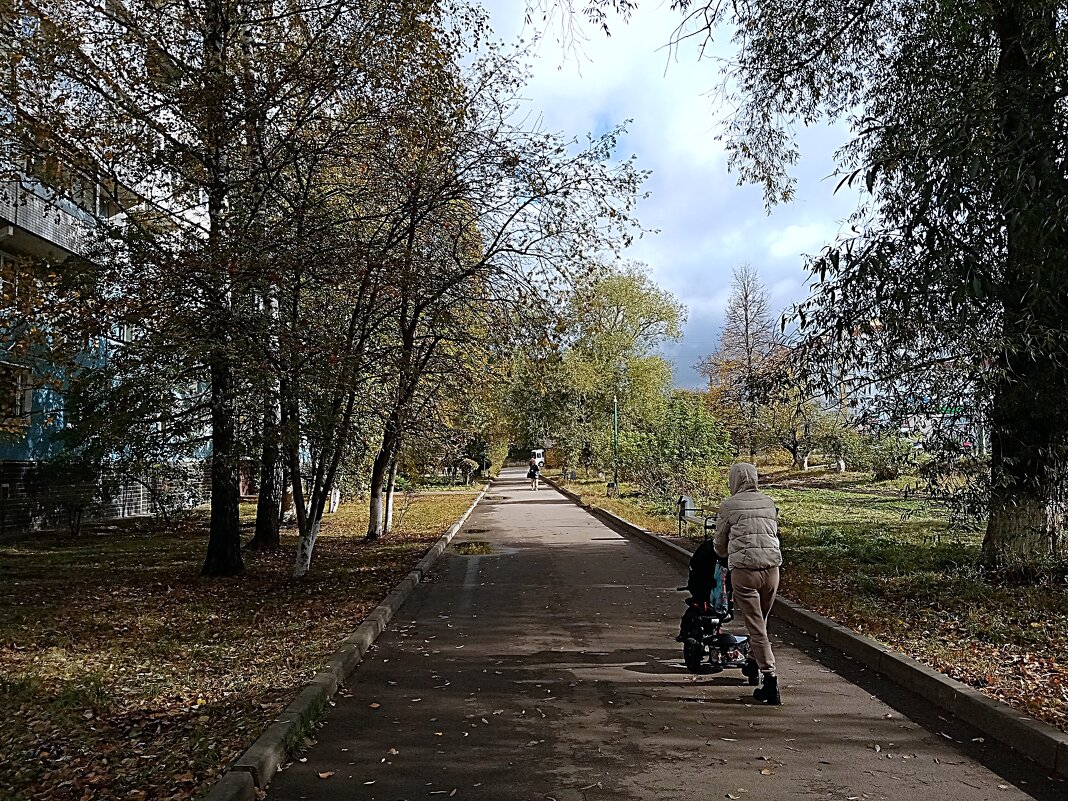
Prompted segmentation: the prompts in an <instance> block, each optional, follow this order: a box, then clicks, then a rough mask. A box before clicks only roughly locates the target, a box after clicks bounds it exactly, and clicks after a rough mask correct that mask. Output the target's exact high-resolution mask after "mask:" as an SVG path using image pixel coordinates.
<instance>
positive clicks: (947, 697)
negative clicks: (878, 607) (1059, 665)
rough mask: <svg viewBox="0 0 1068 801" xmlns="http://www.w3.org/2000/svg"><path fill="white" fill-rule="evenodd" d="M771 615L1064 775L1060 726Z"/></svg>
mask: <svg viewBox="0 0 1068 801" xmlns="http://www.w3.org/2000/svg"><path fill="white" fill-rule="evenodd" d="M545 482H546V483H547V484H549V485H550V486H551V487H552V488H553V489H555V490H556V491H557V492H559V493H560V494H561V495H563V496H564V497H566V498H568V499H569V500H571V501H573V502H574V503H576V504H578V505H579V506H581V507H582V508H583V509H585V510H586V511H587V512H589V513H590V514H592V515H593V516H594V517H596V518H598V519H599V520H601V521H602V522H603V523H605V525H607V526H608V527H609V528H611V529H613V530H615V531H617V532H619V533H621V534H626V535H630V536H633V537H635V538H637V539H640V540H642V541H644V542H647V543H649V544H650V545H653V546H654V547H656V548H659V549H660V550H661V551H663V552H664V553H666V554H667V555H669V556H671V557H672V558H673V559H674V560H675V561H677V562H680V563H682V564H684V565H688V564H689V561H690V556H691V552H690V551H687V550H686V549H685V548H683V547H681V546H679V545H677V544H675V543H674V542H671V541H669V540H667V539H665V538H664V537H661V536H660V535H659V534H654V533H652V532H651V531H647V530H646V529H643V528H641V527H640V526H636V525H635V524H633V523H631V522H630V521H629V520H626V519H624V518H622V517H619V516H618V515H615V514H612V513H611V512H609V511H606V510H604V509H600V508H598V507H595V506H591V505H590V504H587V503H584V502H583V500H582V498H581V497H580V496H579V495H576V494H575V493H574V492H572V491H571V490H568V489H565V488H564V487H561V486H560V485H559V484H557V483H556V482H555V481H553V480H552V479H548V478H546V479H545ZM772 614H773V615H774V616H775V617H777V618H779V619H780V620H782V621H783V622H785V623H787V624H789V625H791V626H793V627H794V628H796V629H799V630H801V631H803V632H805V633H806V634H809V635H811V636H813V637H815V638H816V639H817V640H819V641H820V642H823V643H825V644H826V645H828V646H829V647H831V648H834V649H836V650H838V651H841V652H842V653H843V654H845V655H846V656H848V657H850V658H851V659H853V660H855V661H857V662H859V663H861V664H862V665H864V666H865V667H869V668H871V669H872V670H874V671H875V672H877V673H879V674H880V675H882V676H884V677H886V678H887V679H889V680H890V681H892V682H894V683H895V684H899V685H901V686H902V687H904V688H905V689H907V690H910V691H911V692H914V693H916V694H917V695H919V696H920V697H922V698H924V699H925V700H927V701H930V702H931V703H932V704H934V705H935V706H937V707H939V708H941V709H943V710H945V711H947V712H950V713H952V714H953V715H955V716H956V717H958V718H960V719H961V720H963V721H965V722H966V723H969V724H970V725H972V726H973V727H975V728H976V729H978V730H979V731H981V732H982V733H983V734H985V735H988V736H989V737H991V738H993V739H995V740H997V741H998V742H1000V743H1002V744H1004V745H1007V746H1008V747H1009V748H1011V749H1013V750H1014V751H1016V752H1017V753H1019V754H1022V755H1023V756H1025V757H1027V758H1028V759H1030V760H1032V761H1033V762H1036V763H1038V764H1039V765H1041V766H1042V767H1044V768H1046V769H1048V770H1050V771H1052V772H1053V773H1054V774H1056V775H1057V776H1060V777H1066V778H1068V734H1066V733H1064V732H1062V731H1060V730H1059V729H1056V728H1054V727H1053V726H1050V725H1049V724H1047V723H1043V722H1042V721H1039V720H1036V719H1035V718H1033V717H1031V716H1030V715H1027V714H1026V713H1023V712H1019V711H1018V710H1016V709H1013V708H1012V707H1011V706H1009V705H1008V704H1004V703H1002V702H1001V701H997V700H995V699H993V698H990V697H989V696H986V695H983V694H982V693H981V692H979V691H978V690H976V689H975V688H973V687H970V686H969V685H967V684H964V683H963V682H959V681H957V680H956V679H952V678H950V677H949V676H946V675H945V674H943V673H940V672H939V671H937V670H935V669H933V668H930V667H928V666H927V665H924V664H923V663H921V662H918V661H917V660H915V659H912V658H911V657H908V656H905V655H904V654H902V653H899V652H897V651H895V650H893V649H892V648H890V647H889V646H886V645H883V644H882V643H880V642H877V641H876V640H873V639H871V638H870V637H865V636H863V635H861V634H857V633H856V632H855V631H853V630H852V629H850V628H848V627H846V626H843V625H841V624H839V623H835V622H834V621H832V620H829V619H828V618H826V617H824V616H823V615H820V614H817V613H816V612H813V611H811V610H809V609H806V608H805V607H803V606H801V605H800V604H798V603H795V602H794V601H790V600H787V599H785V598H783V597H781V596H780V597H779V598H777V599H776V603H775V606H774V607H772Z"/></svg>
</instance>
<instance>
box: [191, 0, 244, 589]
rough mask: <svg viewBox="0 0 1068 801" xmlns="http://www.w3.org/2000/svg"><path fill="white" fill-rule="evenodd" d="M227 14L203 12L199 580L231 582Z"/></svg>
mask: <svg viewBox="0 0 1068 801" xmlns="http://www.w3.org/2000/svg"><path fill="white" fill-rule="evenodd" d="M229 29H230V20H229V18H228V8H227V7H226V6H225V4H224V2H222V0H210V1H209V2H207V3H206V5H205V6H204V53H203V57H204V86H203V91H202V104H203V109H204V118H203V123H202V124H203V128H202V131H203V137H204V140H203V143H204V146H205V151H206V155H207V158H206V163H207V165H208V169H207V172H206V174H207V180H206V183H205V186H204V190H205V194H206V195H207V210H208V235H207V256H208V263H209V265H210V267H211V270H212V273H213V275H214V276H215V279H216V281H217V286H216V287H215V289H214V292H215V296H214V297H212V298H210V300H209V303H208V307H207V312H208V320H207V325H208V329H207V330H208V332H209V333H210V335H211V336H212V340H213V344H214V349H213V350H212V351H211V352H210V353H209V354H208V367H209V369H210V370H211V392H210V401H209V402H210V406H211V530H210V532H209V534H208V552H207V555H206V557H205V559H204V567H203V568H202V569H201V575H204V576H234V575H237V574H239V573H242V572H244V569H245V565H244V562H243V561H242V560H241V520H240V507H239V504H240V500H241V483H240V472H239V469H238V443H237V420H236V406H237V403H236V394H237V393H236V385H235V380H234V363H233V356H232V354H231V353H230V352H229V350H228V348H229V347H231V345H232V342H231V338H232V334H233V331H232V326H233V315H232V308H231V303H232V302H233V300H232V297H231V292H232V291H233V286H232V283H231V278H230V275H231V268H232V267H233V264H232V262H231V260H230V254H229V252H228V249H227V244H228V242H227V192H228V189H229V168H228V163H227V157H228V146H229V139H230V136H231V133H230V130H229V127H228V120H227V103H228V88H229V84H228V79H227V41H228V40H227V34H228V31H229Z"/></svg>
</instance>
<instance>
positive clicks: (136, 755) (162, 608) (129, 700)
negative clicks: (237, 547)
mask: <svg viewBox="0 0 1068 801" xmlns="http://www.w3.org/2000/svg"><path fill="white" fill-rule="evenodd" d="M474 495H475V492H474V491H472V492H470V493H469V494H466V495H459V494H439V495H436V496H433V495H431V496H423V497H418V498H416V499H414V500H413V501H412V502H411V505H410V506H409V507H408V508H407V509H406V511H405V514H404V516H403V518H402V519H401V521H400V524H399V528H398V530H397V531H396V532H395V533H394V534H391V535H390V536H389V537H387V538H386V539H384V540H382V541H380V542H377V543H366V542H364V541H363V539H362V535H363V533H364V531H366V526H367V512H366V509H365V507H364V506H363V505H358V504H353V505H346V506H342V507H341V509H340V510H339V512H338V513H337V514H335V515H328V516H327V518H326V520H325V521H324V525H323V529H322V534H321V535H320V538H319V541H318V544H317V545H316V551H315V561H314V562H313V565H312V571H311V573H310V574H309V575H308V576H307V577H305V578H304V579H301V580H294V579H292V578H290V576H289V572H290V569H291V564H292V558H293V552H294V548H295V541H296V538H295V536H293V534H292V532H290V533H289V534H288V535H285V534H284V535H283V550H282V551H281V552H280V553H278V554H246V557H245V558H246V575H245V576H243V577H241V578H238V579H227V580H220V579H213V580H206V579H201V578H199V577H198V576H197V572H198V570H199V568H200V564H201V561H202V560H203V556H204V547H205V542H206V531H205V528H206V525H205V523H206V521H205V518H204V516H203V515H202V514H201V515H197V516H195V517H190V518H188V519H186V520H184V521H182V522H180V523H179V524H177V525H175V526H173V527H172V528H170V529H168V530H163V528H162V526H161V524H160V523H158V522H156V521H151V520H127V521H123V522H122V523H120V524H117V525H114V526H100V527H94V528H90V529H89V530H88V531H87V533H86V534H85V535H83V537H81V538H80V539H77V540H71V539H69V538H66V537H63V536H59V535H51V534H50V535H41V536H37V537H35V538H33V539H31V540H27V541H24V542H22V543H18V544H9V545H6V546H2V547H0V718H2V719H3V721H4V726H3V728H2V729H0V799H4V800H5V801H7V799H49V801H68V799H70V800H71V801H74V800H77V801H94V800H95V799H125V800H126V801H149V800H150V799H176V800H177V799H187V798H189V797H191V796H193V795H195V794H197V793H199V792H202V791H203V790H205V789H206V788H207V787H208V786H209V785H210V784H211V783H212V781H213V780H214V779H215V778H216V777H217V776H218V775H219V774H220V773H221V772H222V771H223V769H224V768H225V767H226V766H227V765H228V764H229V763H230V762H231V761H232V760H234V759H235V758H236V757H237V756H238V755H240V754H241V753H242V752H243V751H244V749H245V748H247V747H248V746H249V745H250V744H251V743H252V741H253V740H254V739H255V738H256V737H257V736H259V734H260V732H261V731H262V730H263V729H264V728H265V726H266V724H267V723H268V722H269V721H270V720H271V719H272V718H273V717H274V716H275V714H276V713H277V712H278V711H280V710H281V709H282V708H284V707H285V706H286V705H287V704H288V703H289V702H290V701H291V700H292V699H293V697H294V696H295V695H296V690H297V689H298V688H299V687H300V686H301V684H302V683H303V682H304V681H305V680H307V679H309V678H310V677H311V676H312V675H314V673H315V672H316V668H317V666H318V665H319V664H320V663H321V661H322V660H324V659H325V658H326V657H328V656H329V655H330V654H331V653H332V652H333V650H334V648H335V646H336V645H337V643H338V642H339V641H340V640H341V639H342V638H343V637H344V636H345V635H347V634H349V633H351V632H352V631H353V630H354V629H355V628H356V626H357V625H358V624H359V623H360V621H361V620H362V619H363V618H364V617H365V616H366V614H367V613H368V612H369V611H370V610H371V609H373V608H374V606H376V605H377V604H378V603H379V602H380V601H381V600H382V598H383V597H384V596H385V595H386V594H387V593H388V592H389V591H390V590H391V589H392V588H393V587H394V586H395V585H396V584H397V583H398V582H399V581H400V580H401V579H402V578H403V577H404V576H405V575H406V574H407V573H408V571H409V570H410V569H411V568H412V567H413V566H414V564H415V563H416V562H417V561H418V560H419V559H420V558H421V557H422V556H423V554H424V553H425V552H426V551H427V549H428V548H429V547H430V545H431V544H432V543H433V542H434V541H435V540H436V539H437V538H438V537H439V536H440V535H441V534H442V533H443V532H444V531H445V529H446V528H448V527H449V526H450V525H451V524H452V523H453V522H455V520H456V519H457V518H458V517H459V516H460V515H461V514H462V513H463V511H464V509H466V508H467V506H468V505H469V504H470V503H471V500H472V499H473V498H474ZM252 509H254V507H253V508H252ZM252 509H246V510H244V514H243V519H244V521H245V525H246V526H249V527H251V525H252V515H253V514H254V511H252ZM250 533H251V532H249V534H250Z"/></svg>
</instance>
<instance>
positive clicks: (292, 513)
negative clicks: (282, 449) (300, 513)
mask: <svg viewBox="0 0 1068 801" xmlns="http://www.w3.org/2000/svg"><path fill="white" fill-rule="evenodd" d="M279 516H280V517H281V520H282V522H283V523H292V522H293V520H295V519H296V516H297V512H296V507H295V506H294V504H293V485H292V484H291V483H290V477H289V470H288V469H283V470H282V501H281V510H280V515H279Z"/></svg>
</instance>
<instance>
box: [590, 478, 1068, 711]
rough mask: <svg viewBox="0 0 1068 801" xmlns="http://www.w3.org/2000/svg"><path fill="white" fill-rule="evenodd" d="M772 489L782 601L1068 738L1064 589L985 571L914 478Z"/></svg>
mask: <svg viewBox="0 0 1068 801" xmlns="http://www.w3.org/2000/svg"><path fill="white" fill-rule="evenodd" d="M768 483H769V484H770V487H771V488H769V489H768V493H769V494H770V495H771V496H773V497H774V498H775V500H776V503H777V504H778V506H779V513H780V528H781V535H782V543H783V551H784V559H785V566H784V569H783V578H782V592H783V595H785V596H786V597H788V598H791V599H794V600H796V601H798V602H799V603H801V604H803V605H804V606H806V607H808V608H810V609H814V610H816V611H818V612H820V613H822V614H824V615H826V616H827V617H830V618H832V619H834V620H836V621H838V622H839V623H842V624H844V625H846V626H849V627H850V628H852V629H854V630H855V631H859V632H863V633H864V634H867V635H869V636H871V637H874V638H875V639H877V640H880V641H882V642H884V643H886V644H888V645H892V646H894V647H895V648H898V649H900V650H901V651H903V652H905V653H907V654H909V655H910V656H912V657H914V658H916V659H918V660H920V661H921V662H925V663H926V664H928V665H931V666H932V667H935V668H937V669H938V670H940V671H942V672H943V673H946V674H947V675H950V676H952V677H953V678H955V679H958V680H960V681H963V682H966V683H968V684H971V685H972V686H974V687H977V688H978V689H980V690H982V691H983V692H984V693H986V694H988V695H991V696H993V697H995V698H998V699H1000V700H1002V701H1005V702H1006V703H1009V704H1011V705H1013V706H1015V707H1017V708H1019V709H1023V710H1026V711H1027V712H1029V713H1030V714H1032V715H1034V716H1035V717H1037V718H1040V719H1042V720H1045V721H1046V722H1048V723H1052V724H1053V725H1055V726H1057V727H1059V728H1060V729H1062V730H1064V731H1068V586H1065V584H1063V583H1059V584H1040V585H1031V586H1019V585H1012V584H1008V583H1005V582H1003V581H1001V580H1000V577H999V576H996V575H990V574H988V573H986V572H985V571H983V570H982V569H981V568H980V567H979V546H980V543H981V540H982V535H981V534H979V533H971V534H969V533H962V532H955V531H950V530H949V529H948V527H947V523H946V521H945V519H944V518H943V517H942V516H941V515H940V513H939V510H938V509H937V508H936V507H933V506H932V505H931V504H930V503H928V502H926V501H924V500H923V499H917V498H916V497H915V496H913V497H911V498H909V499H906V498H905V496H904V494H903V493H902V492H900V489H901V488H902V487H904V486H906V485H907V484H908V482H907V481H898V482H884V483H880V484H875V483H874V482H871V481H870V480H866V479H864V478H863V477H862V476H858V475H856V474H852V475H850V474H847V475H845V476H838V475H836V474H833V473H810V474H804V473H788V472H786V471H779V472H778V473H775V474H773V475H771V476H769V482H768ZM570 486H571V488H572V489H573V490H574V491H576V492H580V493H582V494H583V498H584V500H585V501H586V502H587V503H595V504H596V505H598V506H601V507H604V508H606V509H609V510H610V511H613V512H615V513H616V514H619V515H620V516H622V517H625V518H627V519H628V520H631V521H633V522H635V523H637V524H638V525H642V526H645V527H647V528H649V529H650V530H652V531H656V532H658V533H662V534H664V533H666V534H674V533H675V532H676V526H675V522H674V519H673V518H672V517H671V516H670V512H668V511H666V510H660V511H659V513H657V510H656V508H655V507H654V506H653V505H651V504H649V503H648V502H647V501H646V500H645V499H643V498H641V497H640V496H637V495H634V494H628V488H627V487H626V486H623V487H622V491H623V497H621V498H618V499H616V498H612V499H608V498H605V497H604V489H603V487H604V485H603V484H600V485H594V484H592V483H584V482H573V483H572V484H571V485H570ZM650 521H652V523H653V524H652V525H650Z"/></svg>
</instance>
